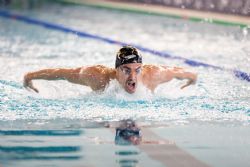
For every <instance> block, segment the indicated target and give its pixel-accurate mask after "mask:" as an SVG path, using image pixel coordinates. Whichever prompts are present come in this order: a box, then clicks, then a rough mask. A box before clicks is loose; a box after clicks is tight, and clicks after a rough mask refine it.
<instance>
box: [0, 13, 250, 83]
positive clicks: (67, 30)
mask: <svg viewBox="0 0 250 167" xmlns="http://www.w3.org/2000/svg"><path fill="white" fill-rule="evenodd" d="M0 16H1V17H3V18H7V19H13V20H18V21H22V22H25V23H28V24H32V25H37V26H42V27H45V28H47V29H52V30H57V31H61V32H64V33H70V34H74V35H77V36H79V37H83V38H91V39H94V40H98V41H102V42H106V43H109V44H113V45H120V46H124V45H132V46H135V47H136V48H138V49H139V50H141V51H143V52H146V53H150V54H152V55H156V56H159V57H164V58H168V59H177V60H181V61H183V62H184V63H185V64H187V65H189V66H193V67H205V68H213V69H215V70H223V71H228V72H231V73H233V74H234V75H235V76H236V77H237V78H239V79H241V80H245V81H247V82H250V74H249V73H247V72H244V71H241V70H237V69H226V68H223V67H219V66H215V65H211V64H207V63H203V62H199V61H196V60H191V59H187V58H183V57H180V56H173V55H170V54H169V53H167V52H161V51H157V50H153V49H149V48H146V47H143V46H140V45H136V44H131V43H126V42H122V41H117V40H113V39H110V38H107V37H102V36H99V35H94V34H90V33H88V32H85V31H78V30H74V29H71V28H68V27H65V26H62V25H58V24H53V23H49V22H46V21H42V20H38V19H33V18H30V17H27V16H22V15H19V14H14V13H11V12H9V11H6V10H0Z"/></svg>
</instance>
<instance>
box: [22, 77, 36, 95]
mask: <svg viewBox="0 0 250 167" xmlns="http://www.w3.org/2000/svg"><path fill="white" fill-rule="evenodd" d="M23 86H24V87H25V88H26V89H28V88H29V89H32V90H34V91H35V92H36V93H39V91H38V89H37V88H35V87H34V86H33V83H32V80H31V79H30V78H29V74H26V75H25V76H24V80H23Z"/></svg>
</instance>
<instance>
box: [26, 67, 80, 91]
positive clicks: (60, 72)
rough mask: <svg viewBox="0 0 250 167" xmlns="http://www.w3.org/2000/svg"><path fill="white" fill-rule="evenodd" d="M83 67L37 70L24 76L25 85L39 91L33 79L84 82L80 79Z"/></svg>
mask: <svg viewBox="0 0 250 167" xmlns="http://www.w3.org/2000/svg"><path fill="white" fill-rule="evenodd" d="M80 71H81V68H74V69H61V68H58V69H44V70H39V71H35V72H30V73H27V74H26V75H25V76H24V82H23V85H24V87H26V88H31V89H33V90H34V91H35V92H37V93H38V92H39V91H38V89H37V88H35V87H34V86H33V83H32V80H37V79H44V80H68V81H69V82H72V83H78V84H82V83H81V81H80V77H79V74H80Z"/></svg>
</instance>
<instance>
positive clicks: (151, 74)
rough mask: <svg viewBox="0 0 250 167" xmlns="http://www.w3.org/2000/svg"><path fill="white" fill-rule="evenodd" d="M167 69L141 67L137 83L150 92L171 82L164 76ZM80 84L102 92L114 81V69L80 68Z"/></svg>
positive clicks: (101, 67)
mask: <svg viewBox="0 0 250 167" xmlns="http://www.w3.org/2000/svg"><path fill="white" fill-rule="evenodd" d="M166 70H168V68H166V67H162V66H155V65H143V66H142V70H141V74H140V75H138V82H142V84H143V85H144V86H146V87H147V88H148V89H150V90H154V89H155V88H156V87H157V85H159V84H161V83H163V82H167V81H168V80H171V79H172V77H171V75H169V76H168V75H166ZM78 79H79V81H80V82H81V83H80V84H82V85H86V86H89V87H91V89H92V90H95V91H96V90H104V89H105V87H106V86H107V85H108V84H109V82H110V81H111V80H113V79H116V69H114V68H109V67H106V66H103V65H96V66H87V67H82V68H81V69H80V71H79V78H78Z"/></svg>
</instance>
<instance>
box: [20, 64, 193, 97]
mask: <svg viewBox="0 0 250 167" xmlns="http://www.w3.org/2000/svg"><path fill="white" fill-rule="evenodd" d="M174 78H176V79H180V80H183V79H187V82H186V84H185V85H183V86H182V87H181V89H183V88H185V87H187V86H189V85H191V84H194V83H195V82H196V79H197V75H196V74H195V73H192V72H190V71H188V70H185V69H183V68H178V67H167V66H156V65H142V64H141V63H130V64H124V65H121V66H119V67H118V68H116V69H114V68H109V67H106V66H103V65H95V66H85V67H80V68H72V69H64V68H57V69H43V70H39V71H35V72H29V73H27V74H26V75H25V76H24V82H23V85H24V87H26V88H29V89H32V90H34V91H35V92H39V91H38V89H37V88H36V87H34V85H33V83H32V80H37V79H44V80H59V79H63V80H67V81H69V82H71V83H75V84H81V85H85V86H89V87H90V88H91V89H92V90H94V91H103V90H104V89H105V87H106V86H107V85H108V84H109V82H110V81H111V80H114V79H116V80H117V81H118V82H119V84H120V85H121V86H122V87H123V88H124V90H125V91H126V92H128V93H130V94H132V93H134V92H135V91H136V89H137V86H138V83H139V82H141V83H142V84H143V85H144V86H146V87H147V88H148V89H150V90H151V91H152V92H153V91H154V90H155V88H156V87H157V86H158V85H159V84H162V83H165V82H168V81H171V80H172V79H174Z"/></svg>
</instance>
